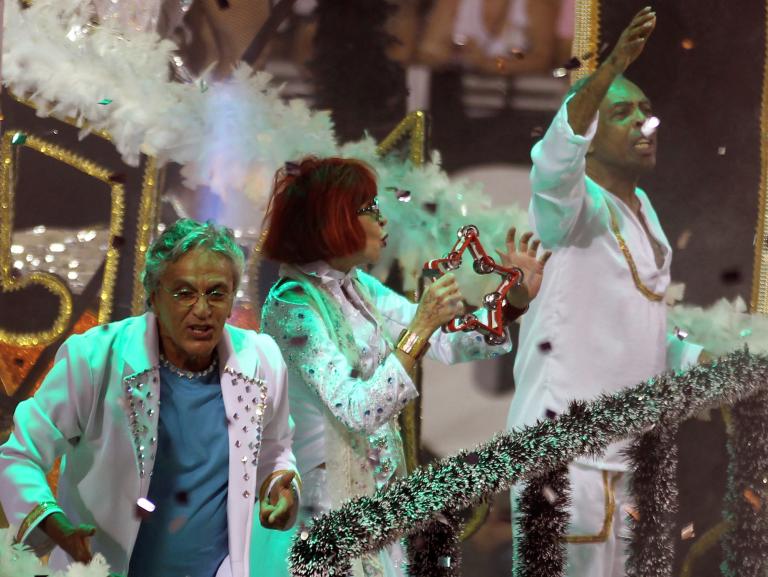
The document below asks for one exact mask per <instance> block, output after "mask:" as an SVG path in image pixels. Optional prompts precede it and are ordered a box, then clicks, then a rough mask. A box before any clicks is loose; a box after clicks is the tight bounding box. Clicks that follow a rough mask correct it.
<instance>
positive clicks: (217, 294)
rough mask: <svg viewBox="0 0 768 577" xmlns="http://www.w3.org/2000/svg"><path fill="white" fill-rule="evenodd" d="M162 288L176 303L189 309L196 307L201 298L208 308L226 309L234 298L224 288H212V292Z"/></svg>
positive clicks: (185, 288)
mask: <svg viewBox="0 0 768 577" xmlns="http://www.w3.org/2000/svg"><path fill="white" fill-rule="evenodd" d="M160 286H161V287H163V290H164V291H165V292H167V293H168V294H169V295H171V297H172V298H173V300H174V301H176V302H177V303H178V304H179V305H181V306H183V307H187V308H192V307H193V306H195V305H196V304H197V301H199V300H200V297H203V299H204V300H205V302H206V303H208V306H210V307H213V308H220V307H224V306H226V305H227V304H229V299H230V297H231V296H232V293H231V292H230V291H228V290H224V289H222V288H212V289H210V290H207V291H202V292H200V291H196V290H192V289H191V288H188V287H184V288H180V289H177V290H171V289H169V288H167V287H165V286H163V285H160Z"/></svg>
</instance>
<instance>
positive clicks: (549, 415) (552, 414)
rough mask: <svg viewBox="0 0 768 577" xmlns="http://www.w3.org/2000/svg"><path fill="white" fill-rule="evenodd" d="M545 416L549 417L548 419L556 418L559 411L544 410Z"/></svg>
mask: <svg viewBox="0 0 768 577" xmlns="http://www.w3.org/2000/svg"><path fill="white" fill-rule="evenodd" d="M544 416H545V417H547V418H548V419H554V418H556V417H557V413H556V412H555V411H553V410H552V409H547V410H546V411H544Z"/></svg>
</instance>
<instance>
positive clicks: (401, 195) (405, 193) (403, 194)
mask: <svg viewBox="0 0 768 577" xmlns="http://www.w3.org/2000/svg"><path fill="white" fill-rule="evenodd" d="M395 198H397V200H399V201H400V202H411V191H410V190H402V189H397V191H396V192H395Z"/></svg>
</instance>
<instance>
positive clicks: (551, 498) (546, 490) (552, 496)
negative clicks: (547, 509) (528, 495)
mask: <svg viewBox="0 0 768 577" xmlns="http://www.w3.org/2000/svg"><path fill="white" fill-rule="evenodd" d="M541 494H542V495H544V498H545V499H546V500H547V503H549V504H550V505H554V504H555V501H557V493H556V492H555V491H554V490H553V489H552V487H550V486H549V485H544V487H542V489H541Z"/></svg>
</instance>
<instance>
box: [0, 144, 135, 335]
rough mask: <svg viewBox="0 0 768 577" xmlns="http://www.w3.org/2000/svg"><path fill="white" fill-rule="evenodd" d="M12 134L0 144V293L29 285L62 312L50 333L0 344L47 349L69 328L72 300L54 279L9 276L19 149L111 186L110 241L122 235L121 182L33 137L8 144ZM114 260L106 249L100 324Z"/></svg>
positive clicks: (106, 311) (107, 311)
mask: <svg viewBox="0 0 768 577" xmlns="http://www.w3.org/2000/svg"><path fill="white" fill-rule="evenodd" d="M15 134H16V131H14V130H13V129H10V130H7V131H6V133H5V134H4V135H3V137H2V145H0V157H1V158H2V168H1V169H0V288H2V289H3V290H4V291H16V290H21V289H23V288H25V287H27V286H29V285H31V284H39V285H42V286H44V287H45V288H46V289H48V290H49V291H51V292H52V293H54V294H55V295H57V296H59V298H60V300H61V307H60V311H59V316H58V317H57V318H56V320H55V321H54V324H53V326H52V327H51V328H50V329H48V330H45V331H40V332H38V333H21V334H13V333H9V332H7V331H3V330H2V329H0V342H5V343H10V344H12V345H16V346H30V345H47V344H50V343H51V342H53V341H54V340H56V339H57V338H58V337H59V336H61V335H62V334H63V333H64V331H65V330H66V329H67V327H68V326H69V323H70V321H71V317H72V295H71V294H70V292H69V288H68V287H67V285H66V284H65V283H64V282H63V281H62V280H61V279H59V278H58V277H56V276H54V275H51V274H48V273H43V272H38V271H36V272H32V273H29V274H26V275H24V276H23V277H21V278H18V279H17V278H15V277H14V275H13V274H12V269H11V260H12V257H11V239H12V230H13V217H14V212H13V200H14V193H15V184H16V183H15V179H16V174H15V172H14V171H15V168H16V167H17V166H18V160H19V155H20V153H21V150H23V149H24V148H30V149H32V150H35V151H37V152H39V153H40V154H43V155H45V156H48V157H50V158H54V159H55V160H58V161H59V162H63V163H64V164H67V165H69V166H71V167H73V168H75V169H77V170H79V171H80V172H83V173H85V174H87V175H88V176H91V177H93V178H96V179H97V180H100V181H102V182H103V183H105V184H106V185H107V186H109V188H110V192H111V209H110V223H109V232H110V241H111V240H113V239H114V238H115V237H117V236H120V234H121V233H122V231H123V220H124V216H125V190H124V187H123V185H122V184H121V183H118V182H113V181H111V180H110V176H111V175H112V171H111V170H109V169H107V168H105V167H103V166H100V165H98V164H96V163H95V162H93V161H91V160H89V159H87V158H84V157H82V156H80V155H78V154H76V153H74V152H71V151H70V150H67V149H66V148H63V147H61V146H58V145H55V144H51V143H50V142H47V141H45V140H43V139H41V138H38V137H36V136H34V135H26V139H25V140H24V142H23V143H18V144H12V141H13V139H14V135H15ZM118 259H119V253H118V251H117V249H116V248H115V247H113V246H112V245H111V244H110V246H109V248H108V249H107V257H106V264H105V267H104V280H103V283H102V289H101V291H100V292H99V310H98V319H99V323H104V322H107V321H108V320H109V317H110V315H111V313H112V297H113V294H114V287H115V279H116V276H117V262H118Z"/></svg>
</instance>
